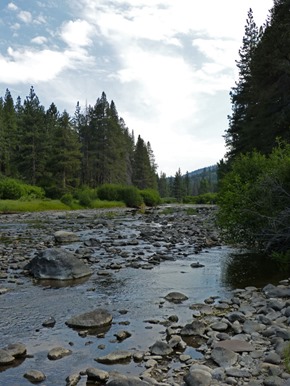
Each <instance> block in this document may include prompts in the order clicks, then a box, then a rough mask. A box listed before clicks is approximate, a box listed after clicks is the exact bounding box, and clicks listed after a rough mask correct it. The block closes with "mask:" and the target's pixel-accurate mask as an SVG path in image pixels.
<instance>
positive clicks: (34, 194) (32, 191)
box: [23, 184, 45, 199]
mask: <svg viewBox="0 0 290 386" xmlns="http://www.w3.org/2000/svg"><path fill="white" fill-rule="evenodd" d="M23 189H24V197H28V198H31V199H40V198H44V196H45V192H44V190H43V189H42V188H41V187H39V186H33V185H26V184H23Z"/></svg>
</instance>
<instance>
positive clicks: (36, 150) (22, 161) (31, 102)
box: [17, 87, 47, 185]
mask: <svg viewBox="0 0 290 386" xmlns="http://www.w3.org/2000/svg"><path fill="white" fill-rule="evenodd" d="M19 124H20V127H19V128H18V132H19V143H18V149H19V150H18V154H17V165H18V171H19V173H20V175H21V176H22V177H23V178H24V179H25V180H26V181H27V182H28V183H30V184H33V185H36V184H38V183H39V182H40V180H41V179H42V177H43V173H44V170H45V164H46V161H47V148H46V146H47V138H46V131H45V112H44V107H43V106H42V105H40V102H39V99H38V97H37V95H36V94H35V92H34V88H33V87H31V88H30V93H29V95H28V96H27V97H26V99H25V101H24V105H23V110H22V113H21V120H20V122H19Z"/></svg>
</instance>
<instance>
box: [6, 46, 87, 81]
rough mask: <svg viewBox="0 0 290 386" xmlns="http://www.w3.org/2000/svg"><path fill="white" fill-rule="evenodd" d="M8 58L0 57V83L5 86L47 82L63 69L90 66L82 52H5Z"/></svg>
mask: <svg viewBox="0 0 290 386" xmlns="http://www.w3.org/2000/svg"><path fill="white" fill-rule="evenodd" d="M7 54H8V56H6V57H4V56H1V55H0V67H1V72H0V82H3V83H5V84H17V83H27V82H29V83H31V82H32V83H37V82H48V81H51V80H52V79H55V78H56V77H57V75H59V74H60V73H61V72H62V71H64V70H65V69H76V68H78V66H79V63H80V62H81V63H83V64H84V63H86V64H90V60H91V59H90V58H89V57H88V56H87V55H86V53H85V52H82V51H72V50H65V51H63V52H58V51H53V50H49V49H45V50H41V51H34V50H32V49H22V50H14V49H12V48H11V47H9V48H8V50H7Z"/></svg>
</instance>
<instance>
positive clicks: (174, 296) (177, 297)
mask: <svg viewBox="0 0 290 386" xmlns="http://www.w3.org/2000/svg"><path fill="white" fill-rule="evenodd" d="M165 299H166V300H168V301H169V302H172V303H181V302H183V301H185V300H187V299H188V297H187V296H186V295H184V294H182V293H181V292H170V293H169V294H167V295H166V296H165Z"/></svg>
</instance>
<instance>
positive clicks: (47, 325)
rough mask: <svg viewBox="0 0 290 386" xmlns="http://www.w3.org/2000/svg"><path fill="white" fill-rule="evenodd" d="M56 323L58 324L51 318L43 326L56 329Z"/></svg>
mask: <svg viewBox="0 0 290 386" xmlns="http://www.w3.org/2000/svg"><path fill="white" fill-rule="evenodd" d="M55 323H56V321H55V319H54V317H52V316H51V317H50V318H48V319H46V320H45V321H44V322H43V323H42V325H43V327H54V325H55Z"/></svg>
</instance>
